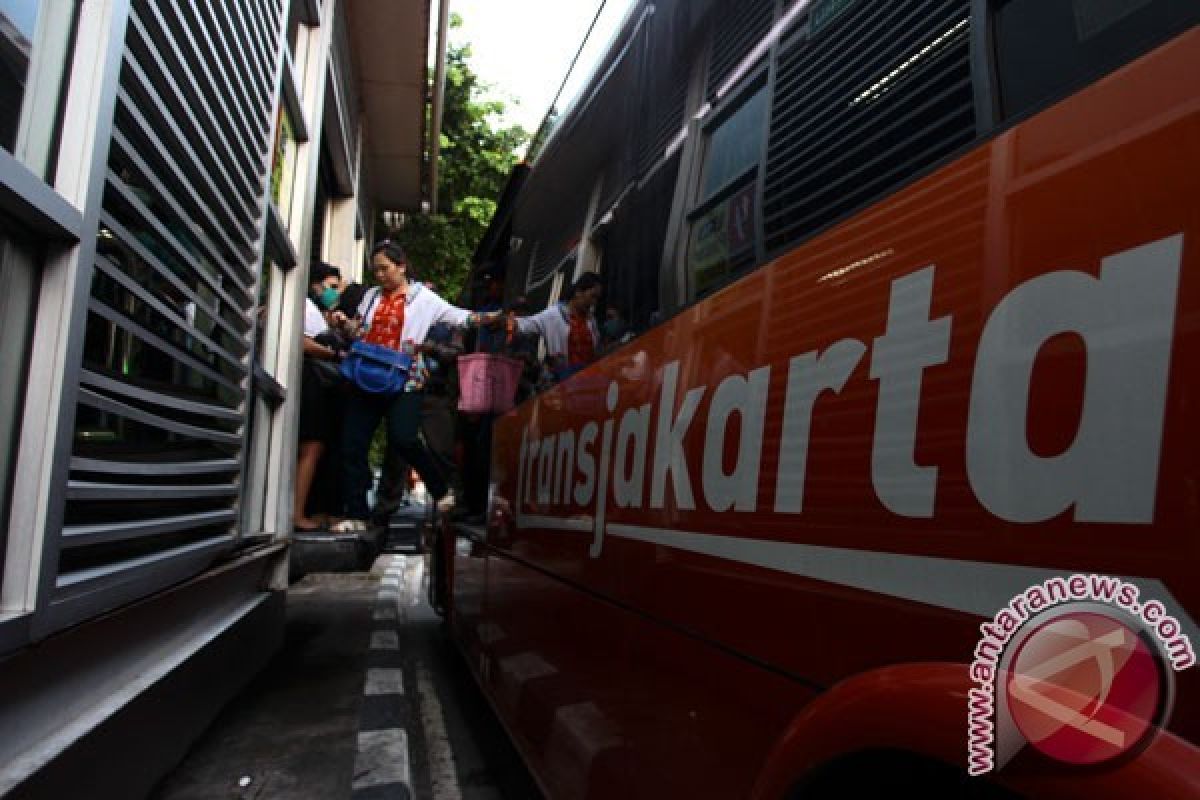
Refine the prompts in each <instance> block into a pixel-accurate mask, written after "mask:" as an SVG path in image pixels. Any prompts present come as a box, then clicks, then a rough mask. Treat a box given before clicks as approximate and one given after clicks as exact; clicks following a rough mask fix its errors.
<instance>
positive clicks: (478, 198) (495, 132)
mask: <svg viewBox="0 0 1200 800" xmlns="http://www.w3.org/2000/svg"><path fill="white" fill-rule="evenodd" d="M450 16H451V22H450V25H451V27H452V28H453V27H457V26H458V25H460V24H461V17H459V16H458V15H457V14H454V13H451V15H450ZM470 56H471V48H470V45H466V44H464V45H457V46H451V47H450V48H449V50H448V52H447V56H446V93H445V102H444V107H443V112H442V134H441V140H440V144H441V156H440V158H439V161H438V178H439V180H438V207H437V208H436V209H434V210H433V212H434V213H431V214H427V215H413V216H410V217H408V218H407V219H406V220H405V223H404V225H403V226H402V227H401V228H400V230H398V231H393V232H392V233H391V235H392V236H393V237H394V238H397V239H399V240H400V242H401V243H402V245H403V246H404V249H405V250H406V251H407V252H408V257H409V261H410V262H411V263H412V265H413V266H414V267H415V268H416V271H417V275H418V277H419V279H420V280H423V281H431V282H433V283H434V284H435V286H436V289H437V292H438V294H440V295H442V296H443V297H445V298H447V299H449V300H453V299H454V298H455V297H457V295H458V294H459V292H460V291H461V290H462V288H463V284H464V282H465V280H466V277H467V273H468V272H469V270H470V267H471V255H472V254H473V253H474V250H475V247H476V245H477V244H478V243H479V240H480V239H481V238H482V237H483V234H484V232H485V231H486V230H487V226H488V223H489V222H490V221H491V218H492V215H493V214H494V213H495V211H496V200H497V199H498V198H499V196H500V193H501V192H502V191H503V190H504V185H505V183H506V182H507V181H508V176H509V174H510V173H511V172H512V168H513V167H514V166H515V165H516V163H517V160H518V158H517V153H518V151H519V150H520V148H521V147H522V146H524V145H525V143H526V142H527V141H528V140H529V133H528V132H527V131H525V130H524V129H523V128H522V127H520V126H519V125H515V126H512V127H507V128H506V127H502V126H501V122H500V117H501V116H502V115H503V113H504V109H505V104H504V102H503V101H502V100H499V99H496V98H495V97H490V96H488V93H489V92H490V91H492V87H491V86H489V85H488V84H486V83H483V82H482V81H481V80H480V79H479V76H478V75H476V74H475V72H474V71H473V70H472V69H471V66H470V64H469V63H468V62H469V59H470Z"/></svg>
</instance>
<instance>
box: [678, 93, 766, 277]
mask: <svg viewBox="0 0 1200 800" xmlns="http://www.w3.org/2000/svg"><path fill="white" fill-rule="evenodd" d="M767 110H768V107H767V87H766V85H765V83H763V82H762V81H759V82H758V84H757V85H756V86H754V87H753V88H751V89H750V90H749V92H748V93H747V94H743V95H742V97H741V98H739V99H738V100H736V101H735V102H734V103H733V104H732V105H731V107H730V108H729V109H727V110H725V111H723V112H722V113H720V114H719V115H718V116H717V117H716V120H715V122H713V123H712V124H711V125H709V126H708V127H707V128H706V129H705V132H704V135H705V137H706V139H705V145H704V162H703V164H702V166H701V171H700V175H701V178H700V196H699V198H698V199H699V204H698V205H697V207H696V208H695V209H694V210H693V211H692V213H691V214H690V215H689V216H688V221H689V225H690V231H689V235H688V251H687V260H688V272H689V274H690V276H691V281H692V288H693V292H694V294H696V295H703V294H705V293H707V292H708V291H710V290H711V289H714V288H716V287H717V286H719V285H721V284H722V283H724V282H725V280H727V279H728V278H729V277H730V276H731V275H735V274H737V273H738V272H741V271H743V270H744V269H746V268H748V267H750V266H753V264H754V262H755V244H756V240H757V235H756V230H757V223H756V219H757V214H756V213H755V204H756V201H755V196H756V194H757V191H758V180H757V179H758V165H759V162H760V161H761V160H762V146H763V135H764V131H765V128H766V122H767Z"/></svg>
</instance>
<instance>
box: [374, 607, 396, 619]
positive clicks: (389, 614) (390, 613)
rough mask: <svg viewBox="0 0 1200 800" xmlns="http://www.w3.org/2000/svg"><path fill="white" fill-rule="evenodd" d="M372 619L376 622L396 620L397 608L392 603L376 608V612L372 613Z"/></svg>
mask: <svg viewBox="0 0 1200 800" xmlns="http://www.w3.org/2000/svg"><path fill="white" fill-rule="evenodd" d="M371 619H373V620H375V621H376V622H395V621H396V609H395V608H393V607H392V606H390V605H386V606H383V607H382V608H377V609H375V613H374V614H372V615H371Z"/></svg>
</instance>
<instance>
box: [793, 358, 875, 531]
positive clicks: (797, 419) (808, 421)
mask: <svg viewBox="0 0 1200 800" xmlns="http://www.w3.org/2000/svg"><path fill="white" fill-rule="evenodd" d="M866 352H867V346H866V345H865V344H863V343H862V342H860V341H858V340H857V339H842V340H841V341H839V342H834V343H833V344H832V345H830V346H829V348H828V349H827V350H826V351H825V352H824V353H821V355H820V356H818V355H817V353H816V351H813V352H811V353H805V354H803V355H799V356H796V357H795V358H793V359H792V361H791V364H790V365H789V366H788V386H787V399H786V400H785V401H784V404H783V435H782V436H781V437H780V440H779V473H778V475H777V476H776V479H775V511H777V512H779V513H781V514H799V513H800V512H801V511H803V510H804V474H805V472H807V470H808V437H809V432H810V430H811V428H812V415H813V406H814V405H815V404H816V402H817V397H818V396H820V394H821V392H824V391H832V392H841V391H842V387H844V386H845V385H846V381H848V380H850V373H852V372H854V368H855V367H857V366H858V363H859V362H860V361H862V357H863V356H864V355H866Z"/></svg>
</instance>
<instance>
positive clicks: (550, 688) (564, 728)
mask: <svg viewBox="0 0 1200 800" xmlns="http://www.w3.org/2000/svg"><path fill="white" fill-rule="evenodd" d="M486 608H487V612H486V614H485V616H484V617H483V620H482V624H481V625H480V626H479V629H480V633H479V636H478V638H479V639H480V640H481V641H482V642H483V644H482V645H481V647H482V653H483V655H482V659H481V663H482V673H483V676H484V679H483V684H484V689H485V691H486V692H487V693H488V695H489V696H490V697H491V699H492V701H493V704H494V705H495V707H496V709H497V711H498V713H499V714H500V716H501V717H502V719H503V720H504V722H505V725H506V726H507V727H508V729H509V731H510V733H511V734H512V735H513V737H514V739H515V740H516V743H517V746H518V748H519V749H520V750H521V752H522V753H523V755H524V756H525V758H526V760H527V761H528V762H529V766H530V768H531V769H532V770H533V771H534V773H535V774H536V775H537V776H538V778H539V781H540V782H541V784H542V785H543V786H544V787H546V789H547V790H548V791H549V792H550V794H551V796H553V797H578V798H584V797H595V798H600V797H622V796H626V795H627V794H628V792H629V788H630V787H629V782H628V776H629V773H630V770H629V766H628V764H629V756H630V753H631V750H630V748H629V738H630V720H631V715H632V713H633V709H632V707H631V704H630V696H629V693H628V691H627V689H626V680H627V676H628V674H629V661H628V650H629V646H628V638H629V634H628V630H629V619H628V615H627V614H626V613H625V612H623V611H621V610H620V609H618V608H617V607H616V606H614V605H612V604H611V603H607V602H605V601H603V600H599V599H597V598H595V597H593V596H592V595H590V594H589V593H586V592H583V591H580V590H579V589H578V587H573V586H569V585H567V584H565V583H563V582H562V581H560V580H558V579H556V578H554V577H551V576H549V575H546V574H545V573H543V572H542V571H540V570H538V569H533V568H531V567H530V566H528V565H527V564H524V563H522V562H521V561H518V560H515V559H513V558H512V557H510V556H506V555H497V554H492V555H491V556H489V558H488V574H487V598H486Z"/></svg>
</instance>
